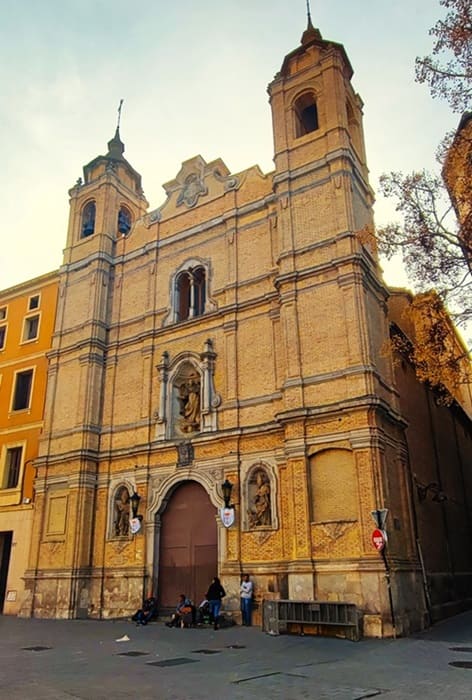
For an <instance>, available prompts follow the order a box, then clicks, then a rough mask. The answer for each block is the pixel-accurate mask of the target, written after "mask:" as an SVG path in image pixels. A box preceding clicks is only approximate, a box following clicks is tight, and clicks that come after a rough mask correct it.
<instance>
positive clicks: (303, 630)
mask: <svg viewBox="0 0 472 700" xmlns="http://www.w3.org/2000/svg"><path fill="white" fill-rule="evenodd" d="M262 628H263V630H264V631H265V632H267V633H268V634H284V633H290V632H294V631H297V632H298V633H299V634H320V635H323V634H325V635H329V634H331V633H332V632H334V633H335V634H336V636H338V634H342V636H343V637H345V638H347V639H351V640H353V641H358V640H359V638H360V634H359V615H358V610H357V607H356V606H355V605H354V604H353V603H343V602H330V601H319V600H264V602H263V609H262Z"/></svg>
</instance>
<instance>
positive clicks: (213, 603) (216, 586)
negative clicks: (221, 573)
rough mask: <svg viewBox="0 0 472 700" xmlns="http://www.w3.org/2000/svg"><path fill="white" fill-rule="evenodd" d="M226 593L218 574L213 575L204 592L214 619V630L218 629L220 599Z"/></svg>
mask: <svg viewBox="0 0 472 700" xmlns="http://www.w3.org/2000/svg"><path fill="white" fill-rule="evenodd" d="M225 595H226V593H225V589H224V588H223V586H222V585H221V583H220V579H219V578H218V576H215V578H214V579H213V581H212V582H211V584H210V587H209V589H208V591H207V593H206V596H205V597H206V599H207V600H208V604H209V606H210V613H211V616H212V618H213V621H214V627H215V630H217V629H218V618H219V616H220V609H221V599H222V598H224V597H225Z"/></svg>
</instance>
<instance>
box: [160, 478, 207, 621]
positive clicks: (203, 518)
mask: <svg viewBox="0 0 472 700" xmlns="http://www.w3.org/2000/svg"><path fill="white" fill-rule="evenodd" d="M215 516H216V509H215V506H213V505H212V503H211V501H210V499H209V497H208V494H207V493H206V491H205V489H204V488H203V487H202V486H200V484H197V483H196V482H195V481H185V482H183V483H182V484H181V485H180V486H178V487H177V488H176V490H175V491H174V493H173V494H172V496H171V498H170V500H169V502H168V505H167V508H166V510H165V511H164V513H163V514H162V516H161V532H160V543H159V562H158V567H159V570H158V576H157V579H158V598H159V606H160V607H161V608H175V606H176V604H177V599H178V596H179V594H180V593H185V595H186V596H187V597H189V598H190V599H191V600H192V601H193V602H194V603H195V604H196V605H198V604H199V603H200V601H201V600H202V598H203V597H204V595H205V593H206V591H207V589H208V586H209V584H210V582H211V580H212V578H213V576H216V575H217V573H218V546H217V527H216V517H215Z"/></svg>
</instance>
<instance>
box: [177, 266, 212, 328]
mask: <svg viewBox="0 0 472 700" xmlns="http://www.w3.org/2000/svg"><path fill="white" fill-rule="evenodd" d="M175 285H176V290H175V291H176V299H175V300H176V320H177V321H186V320H187V319H189V318H194V317H195V316H201V315H202V314H203V313H204V312H205V302H206V274H205V268H203V267H196V268H193V269H192V268H189V269H188V270H184V271H183V272H181V273H180V274H179V275H178V276H177V278H176V282H175Z"/></svg>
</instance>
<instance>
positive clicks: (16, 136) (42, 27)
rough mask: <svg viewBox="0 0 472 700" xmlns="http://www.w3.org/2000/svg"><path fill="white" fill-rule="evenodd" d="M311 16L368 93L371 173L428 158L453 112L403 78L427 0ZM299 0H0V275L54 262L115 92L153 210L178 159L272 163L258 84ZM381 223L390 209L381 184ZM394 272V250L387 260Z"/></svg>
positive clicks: (110, 129) (425, 49) (275, 65)
mask: <svg viewBox="0 0 472 700" xmlns="http://www.w3.org/2000/svg"><path fill="white" fill-rule="evenodd" d="M311 15H312V20H313V24H314V25H315V26H316V27H318V28H319V29H320V31H321V34H322V36H323V38H325V39H331V40H333V41H336V42H338V43H341V44H343V45H344V47H345V49H346V51H347V54H348V56H349V58H350V61H351V64H352V66H353V68H354V77H353V84H354V88H355V90H356V91H357V92H358V93H359V94H360V96H361V97H362V99H363V101H364V131H365V139H366V147H367V160H368V165H369V169H370V179H371V185H372V187H373V188H374V190H375V191H376V192H377V188H378V179H379V176H380V174H381V173H382V172H390V171H392V170H403V171H405V172H408V171H412V170H419V169H423V168H428V169H431V168H433V167H434V166H435V159H434V154H435V151H436V147H437V145H438V144H439V142H440V140H441V139H442V137H443V136H444V134H445V132H446V131H448V130H450V129H453V128H456V126H457V124H458V122H459V117H458V115H456V114H453V113H452V112H451V111H450V109H449V108H448V106H447V105H445V104H443V103H441V102H439V101H438V100H432V98H431V97H430V94H429V91H428V88H427V86H424V85H419V84H417V83H415V81H414V61H415V56H417V55H426V54H428V53H430V52H431V48H432V38H431V37H430V36H429V35H428V30H429V28H430V27H432V26H433V25H434V23H435V22H436V20H437V19H439V17H441V16H443V8H441V7H440V6H439V1H438V0H396V1H395V2H391V1H387V0H312V2H311ZM306 23H307V19H306V2H305V0H237V2H232V3H225V2H222V1H221V0H220V1H219V2H217V1H216V0H200V1H199V2H195V1H191V0H180V1H179V2H178V1H177V0H175V2H174V3H171V2H169V0H140V2H139V3H136V4H135V3H133V2H129V0H41V2H38V0H21V2H19V1H18V0H2V2H1V3H0V86H1V93H2V97H1V98H0V152H1V162H2V168H1V173H2V183H1V187H0V211H1V212H2V226H1V230H0V242H1V246H0V289H5V288H7V287H10V286H13V285H15V284H18V283H21V282H23V281H25V280H28V279H30V278H32V277H36V276H39V275H42V274H44V273H47V272H50V271H52V270H55V269H57V268H58V267H59V266H60V264H61V261H62V251H63V248H64V245H65V240H66V233H67V223H68V208H69V204H68V190H69V188H71V187H72V186H73V184H74V183H75V182H76V180H77V178H78V177H79V176H81V175H82V167H83V165H85V164H86V163H88V162H89V161H91V160H92V159H93V158H95V157H96V156H97V155H100V154H104V153H106V152H107V142H108V141H109V140H110V139H111V138H112V136H113V134H114V131H115V127H116V119H117V108H118V104H119V102H120V99H122V98H123V99H124V103H123V109H122V115H121V127H120V134H121V138H122V140H123V141H124V143H125V148H126V150H125V157H126V158H127V160H128V161H129V162H130V163H131V165H132V166H133V167H134V168H135V169H136V170H137V171H138V172H140V173H141V175H142V178H143V187H144V192H145V195H146V197H147V199H148V201H149V203H150V210H152V209H155V208H157V207H158V206H160V205H161V204H162V203H163V202H164V200H165V194H164V190H163V188H162V184H163V183H165V182H168V181H169V180H172V179H173V178H174V177H175V175H176V174H177V173H178V171H179V170H180V165H181V163H182V161H185V160H188V159H189V158H191V157H193V156H195V155H197V154H200V155H202V156H203V157H204V158H205V160H206V161H207V162H209V161H211V160H213V159H215V158H218V157H221V158H222V159H223V161H224V162H225V163H226V165H227V166H228V168H229V169H230V171H231V172H235V173H236V172H239V171H241V170H244V169H246V168H248V167H250V166H252V165H255V164H258V165H259V166H260V167H261V168H262V170H263V171H264V172H270V171H271V170H272V169H273V161H272V158H273V142H272V123H271V115H270V107H269V103H268V96H267V92H266V88H267V85H268V83H269V82H270V81H271V80H272V78H273V77H274V75H275V73H276V72H277V71H278V70H279V69H280V67H281V64H282V61H283V58H284V56H285V55H286V54H287V53H289V52H290V51H292V50H293V49H295V48H296V47H297V46H298V45H299V43H300V38H301V35H302V33H303V31H304V29H305V27H306ZM375 214H376V223H377V225H381V224H383V223H386V222H387V221H389V220H391V219H392V218H393V217H394V216H395V211H394V204H393V202H391V201H387V200H384V199H383V198H382V197H381V196H380V195H378V197H377V202H376V206H375ZM384 277H385V280H386V281H387V283H388V284H390V285H405V284H407V280H406V277H405V275H404V272H403V269H402V265H401V264H399V263H398V261H396V262H395V263H393V264H386V265H384Z"/></svg>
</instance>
